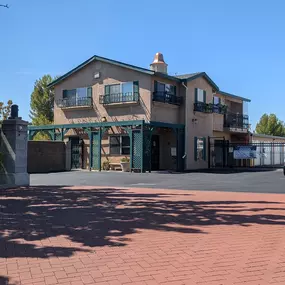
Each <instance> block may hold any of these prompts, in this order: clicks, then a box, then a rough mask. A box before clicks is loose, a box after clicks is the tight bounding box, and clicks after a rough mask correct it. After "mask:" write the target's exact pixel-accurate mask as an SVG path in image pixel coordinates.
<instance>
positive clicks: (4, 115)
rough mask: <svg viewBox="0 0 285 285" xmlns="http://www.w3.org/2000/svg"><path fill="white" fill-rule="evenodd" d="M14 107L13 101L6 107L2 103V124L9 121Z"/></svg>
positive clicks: (0, 116)
mask: <svg viewBox="0 0 285 285" xmlns="http://www.w3.org/2000/svg"><path fill="white" fill-rule="evenodd" d="M12 105H13V102H12V100H8V102H7V104H6V105H5V103H4V102H0V123H1V122H2V121H3V120H7V119H8V117H9V115H10V113H11V106H12Z"/></svg>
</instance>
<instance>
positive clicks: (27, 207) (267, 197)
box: [0, 173, 285, 285]
mask: <svg viewBox="0 0 285 285" xmlns="http://www.w3.org/2000/svg"><path fill="white" fill-rule="evenodd" d="M271 174H273V175H276V179H277V177H278V179H279V177H280V175H279V174H277V173H271ZM76 175H77V174H74V177H76ZM81 175H82V174H81ZM85 175H93V173H91V174H90V173H86V174H85ZM103 175H104V174H103ZM103 175H102V177H103ZM116 175H120V174H119V173H118V174H116ZM98 176H99V175H98ZM161 176H162V177H165V179H168V178H167V175H163V174H161ZM94 177H96V176H94ZM175 177H178V178H179V177H181V176H180V175H177V176H175ZM229 177H230V176H229ZM32 179H34V178H32ZM179 179H180V178H179ZM208 179H209V178H208ZM138 181H140V180H138ZM281 181H284V180H281ZM68 182H69V183H71V182H70V181H68ZM50 183H52V181H50ZM78 183H81V182H80V181H78ZM125 183H130V182H128V181H126V182H125ZM138 183H139V182H138ZM164 183H167V182H164ZM173 183H174V182H173ZM196 183H197V182H196ZM66 184H68V183H67V182H66ZM94 184H95V182H94ZM197 185H198V183H197ZM170 186H171V185H170ZM189 187H190V186H189ZM204 190H206V189H204ZM0 191H1V193H0V194H1V199H0V209H1V211H0V214H1V216H0V238H1V239H0V249H1V250H0V284H1V285H3V284H5V285H6V284H11V285H19V284H21V285H22V284H23V285H25V284H29V285H52V284H60V285H76V284H77V285H79V284H80V285H83V284H101V285H112V284H114V285H115V284H129V285H131V284H144V285H146V284H149V285H150V284H173V285H174V284H190V285H192V284H193V285H195V284H196V285H198V284H199V285H202V284H209V285H215V284H219V285H231V284H247V285H249V284H251V285H253V284H259V285H261V284H284V283H285V239H284V235H285V226H284V225H285V212H284V211H285V207H284V206H285V195H282V194H257V193H237V192H232V191H219V192H218V191H191V190H189V191H184V190H178V189H175V190H174V189H158V188H157V189H150V188H131V187H119V186H117V187H114V186H109V187H100V186H72V187H66V186H31V187H30V188H19V189H9V190H7V189H6V190H3V189H2V190H0Z"/></svg>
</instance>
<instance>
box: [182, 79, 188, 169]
mask: <svg viewBox="0 0 285 285" xmlns="http://www.w3.org/2000/svg"><path fill="white" fill-rule="evenodd" d="M182 86H183V87H185V89H186V92H185V100H184V102H185V103H184V105H185V132H184V133H185V134H184V140H185V145H184V151H185V154H184V155H183V157H182V158H183V159H184V169H185V170H187V160H186V158H187V147H188V111H187V109H188V107H187V90H188V87H187V86H186V85H185V83H184V81H182Z"/></svg>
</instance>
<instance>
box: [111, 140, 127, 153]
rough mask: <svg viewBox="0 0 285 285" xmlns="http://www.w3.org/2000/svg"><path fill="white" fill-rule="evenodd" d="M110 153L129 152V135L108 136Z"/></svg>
mask: <svg viewBox="0 0 285 285" xmlns="http://www.w3.org/2000/svg"><path fill="white" fill-rule="evenodd" d="M109 153H110V154H119V155H120V154H123V155H129V154H130V137H129V136H110V151H109Z"/></svg>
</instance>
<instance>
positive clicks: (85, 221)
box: [0, 186, 285, 285]
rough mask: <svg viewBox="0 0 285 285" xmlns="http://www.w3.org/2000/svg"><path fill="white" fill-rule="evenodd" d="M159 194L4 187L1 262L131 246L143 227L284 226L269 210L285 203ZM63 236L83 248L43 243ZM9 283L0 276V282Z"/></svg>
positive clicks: (185, 230)
mask: <svg viewBox="0 0 285 285" xmlns="http://www.w3.org/2000/svg"><path fill="white" fill-rule="evenodd" d="M155 192H156V190H155V189H153V193H146V194H142V193H136V192H135V191H132V190H126V189H119V188H109V189H90V190H84V189H80V188H79V189H70V188H68V187H42V186H38V187H29V188H18V189H6V190H4V189H3V190H0V197H1V200H0V248H1V250H0V262H1V259H2V260H3V259H4V258H13V257H16V258H19V257H29V258H49V257H69V256H72V255H73V254H74V253H75V252H80V251H83V252H84V251H86V252H89V251H92V248H93V247H98V246H106V245H107V246H126V245H127V244H128V243H130V242H131V235H132V234H134V233H138V232H139V231H140V230H144V229H147V230H157V231H172V232H180V233H185V234H207V230H206V226H209V225H241V226H250V225H251V224H267V225H285V216H283V215H278V214H265V213H264V211H265V210H271V212H272V211H273V212H274V210H279V211H280V209H281V208H280V204H282V203H278V202H268V201H226V200H225V201H194V200H193V199H191V197H192V194H190V193H188V194H187V193H185V194H173V192H172V193H167V192H166V193H165V194H161V192H159V193H155ZM278 205H279V206H278ZM281 206H282V205H281ZM281 210H282V209H281ZM244 211H246V213H243V212H244ZM248 212H251V214H249V213H248ZM204 226H205V229H204V228H203V227H204ZM194 227H195V228H194ZM197 227H199V229H197ZM62 236H64V237H65V238H67V239H69V240H70V241H71V242H73V244H74V245H76V244H78V246H74V247H70V243H66V244H64V246H59V245H58V243H56V246H52V244H49V246H47V245H46V244H45V243H44V241H45V240H46V239H49V240H50V239H51V238H60V237H62ZM5 282H6V283H5ZM7 282H8V280H6V277H0V285H2V284H8V283H7Z"/></svg>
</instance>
